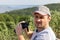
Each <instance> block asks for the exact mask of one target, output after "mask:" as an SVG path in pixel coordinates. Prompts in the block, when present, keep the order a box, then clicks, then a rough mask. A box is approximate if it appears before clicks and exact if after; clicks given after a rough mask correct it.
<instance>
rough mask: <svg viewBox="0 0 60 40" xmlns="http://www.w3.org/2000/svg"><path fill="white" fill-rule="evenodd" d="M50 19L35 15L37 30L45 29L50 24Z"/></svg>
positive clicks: (45, 16) (46, 16)
mask: <svg viewBox="0 0 60 40" xmlns="http://www.w3.org/2000/svg"><path fill="white" fill-rule="evenodd" d="M49 21H50V18H49V16H48V15H47V14H46V15H41V14H38V13H36V14H34V23H35V26H36V27H37V28H44V27H45V26H47V25H48V24H49Z"/></svg>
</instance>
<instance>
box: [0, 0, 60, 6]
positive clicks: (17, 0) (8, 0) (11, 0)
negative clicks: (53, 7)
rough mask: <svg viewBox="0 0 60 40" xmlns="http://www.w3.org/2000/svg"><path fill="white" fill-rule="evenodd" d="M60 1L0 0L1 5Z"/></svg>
mask: <svg viewBox="0 0 60 40" xmlns="http://www.w3.org/2000/svg"><path fill="white" fill-rule="evenodd" d="M48 3H60V0H0V5H44V4H48Z"/></svg>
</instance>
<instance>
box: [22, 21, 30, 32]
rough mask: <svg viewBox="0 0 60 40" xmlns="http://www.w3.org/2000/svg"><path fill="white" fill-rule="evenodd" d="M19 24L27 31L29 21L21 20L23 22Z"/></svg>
mask: <svg viewBox="0 0 60 40" xmlns="http://www.w3.org/2000/svg"><path fill="white" fill-rule="evenodd" d="M21 25H22V29H25V28H27V31H29V29H28V26H29V22H26V21H23V22H22V23H21Z"/></svg>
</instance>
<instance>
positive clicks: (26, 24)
mask: <svg viewBox="0 0 60 40" xmlns="http://www.w3.org/2000/svg"><path fill="white" fill-rule="evenodd" d="M21 25H22V29H25V28H26V29H27V31H29V28H28V26H29V22H26V21H21ZM14 32H15V33H16V30H15V29H14Z"/></svg>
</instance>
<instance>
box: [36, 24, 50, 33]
mask: <svg viewBox="0 0 60 40" xmlns="http://www.w3.org/2000/svg"><path fill="white" fill-rule="evenodd" d="M48 27H49V25H46V26H45V27H40V28H37V30H38V32H41V31H42V30H44V29H46V28H48Z"/></svg>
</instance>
